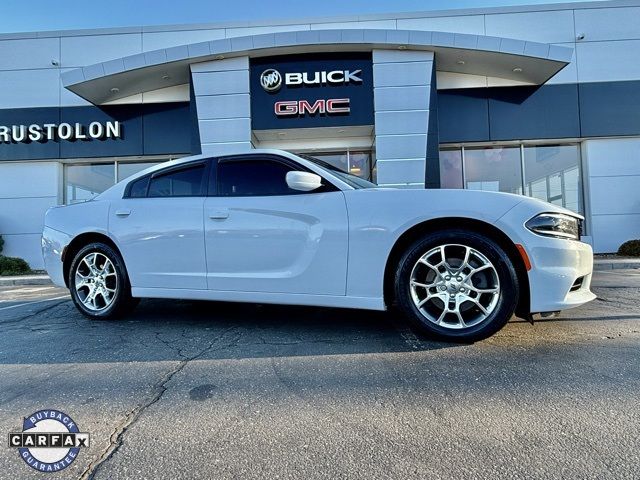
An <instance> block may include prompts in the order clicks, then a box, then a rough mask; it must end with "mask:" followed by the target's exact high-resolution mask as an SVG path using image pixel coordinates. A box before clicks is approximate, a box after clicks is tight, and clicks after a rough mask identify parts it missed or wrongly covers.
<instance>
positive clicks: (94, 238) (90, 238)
mask: <svg viewBox="0 0 640 480" xmlns="http://www.w3.org/2000/svg"><path fill="white" fill-rule="evenodd" d="M94 242H100V243H104V244H105V245H109V246H110V247H111V248H113V249H114V250H115V251H116V252H118V253H120V250H119V249H118V247H117V246H116V244H115V243H114V242H113V240H111V239H110V238H109V237H107V236H106V235H104V234H102V233H96V232H88V233H83V234H81V235H78V236H77V237H75V238H74V239H73V240H71V243H70V244H69V245H67V246H66V248H65V249H64V252H63V254H62V272H63V274H64V284H65V285H66V286H67V287H68V286H69V270H70V269H71V262H73V259H74V258H75V256H76V254H77V253H78V252H79V251H80V249H81V248H83V247H85V246H87V245H89V244H90V243H94Z"/></svg>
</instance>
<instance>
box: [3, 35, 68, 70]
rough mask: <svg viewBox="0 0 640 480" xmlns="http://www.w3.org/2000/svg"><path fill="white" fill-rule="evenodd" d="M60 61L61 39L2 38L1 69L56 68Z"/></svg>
mask: <svg viewBox="0 0 640 480" xmlns="http://www.w3.org/2000/svg"><path fill="white" fill-rule="evenodd" d="M52 60H56V61H60V39H59V38H40V39H35V38H34V39H25V40H0V70H19V69H20V70H22V69H34V68H55V66H54V65H53V64H52V63H51V61H52Z"/></svg>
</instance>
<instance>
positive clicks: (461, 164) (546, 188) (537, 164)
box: [440, 144, 583, 213]
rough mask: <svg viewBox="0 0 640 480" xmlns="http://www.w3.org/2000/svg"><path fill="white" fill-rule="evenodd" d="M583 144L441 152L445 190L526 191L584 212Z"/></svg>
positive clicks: (512, 146) (454, 149)
mask: <svg viewBox="0 0 640 480" xmlns="http://www.w3.org/2000/svg"><path fill="white" fill-rule="evenodd" d="M580 163H581V162H580V146H579V145H578V144H566V145H509V146H494V145H492V146H487V147H475V146H474V147H445V148H443V149H441V150H440V185H441V187H442V188H462V185H463V184H464V185H465V186H466V188H469V189H473V190H489V191H496V192H509V193H517V194H522V193H523V188H524V194H525V195H527V196H530V197H534V198H539V199H540V200H544V201H545V202H549V203H553V204H555V205H560V206H562V207H565V208H568V209H569V210H573V211H574V212H579V213H581V212H582V211H583V206H582V180H581V178H582V176H581V173H580V168H581V167H580Z"/></svg>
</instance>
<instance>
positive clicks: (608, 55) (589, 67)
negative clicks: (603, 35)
mask: <svg viewBox="0 0 640 480" xmlns="http://www.w3.org/2000/svg"><path fill="white" fill-rule="evenodd" d="M576 54H577V57H578V80H579V81H580V82H607V81H615V80H638V79H640V61H638V59H640V40H624V41H619V42H578V43H577V44H576Z"/></svg>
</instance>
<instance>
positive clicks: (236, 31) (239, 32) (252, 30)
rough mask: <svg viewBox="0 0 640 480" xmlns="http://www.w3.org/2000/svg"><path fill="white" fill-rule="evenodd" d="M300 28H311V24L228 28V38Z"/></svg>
mask: <svg viewBox="0 0 640 480" xmlns="http://www.w3.org/2000/svg"><path fill="white" fill-rule="evenodd" d="M300 30H309V24H308V23H305V24H299V25H274V26H272V27H240V28H227V29H226V35H227V38H231V37H243V36H245V35H260V34H262V33H275V32H297V31H300Z"/></svg>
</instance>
